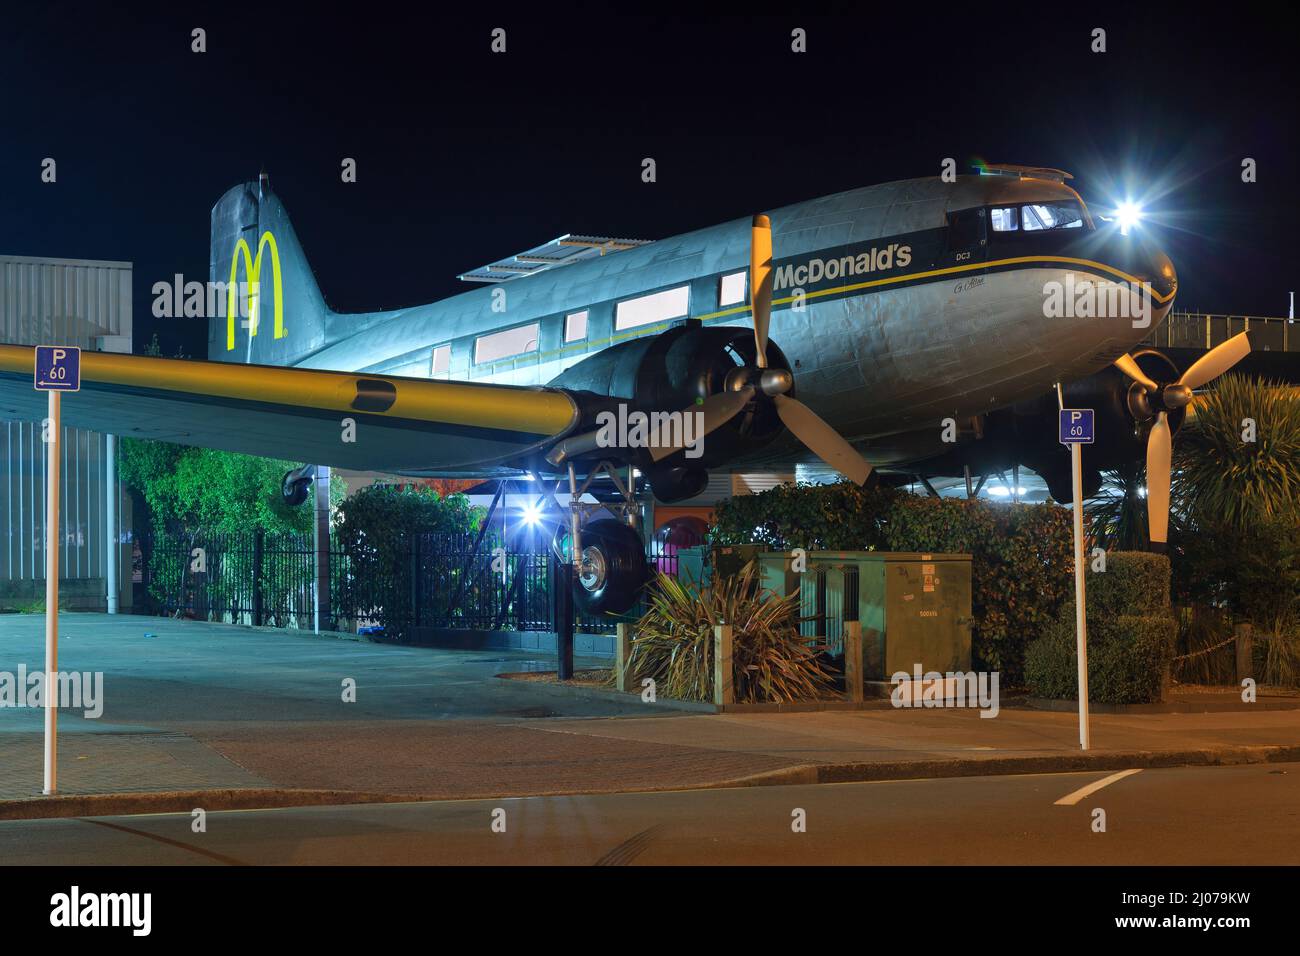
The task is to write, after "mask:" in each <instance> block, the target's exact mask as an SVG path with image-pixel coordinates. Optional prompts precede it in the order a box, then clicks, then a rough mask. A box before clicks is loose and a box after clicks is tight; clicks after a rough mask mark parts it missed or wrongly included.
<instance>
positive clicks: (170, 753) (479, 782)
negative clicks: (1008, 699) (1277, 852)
mask: <svg viewBox="0 0 1300 956" xmlns="http://www.w3.org/2000/svg"><path fill="white" fill-rule="evenodd" d="M61 619H62V630H63V642H62V653H61V659H60V665H61V668H62V669H63V670H87V671H102V672H103V673H104V698H105V699H104V711H103V715H102V716H101V717H100V718H99V719H97V720H91V719H86V718H84V717H82V716H81V715H80V714H78V713H74V712H68V711H64V712H62V713H61V716H60V730H61V734H60V743H61V747H60V784H61V786H60V790H61V792H62V793H64V794H69V795H78V794H80V795H104V796H100V797H94V799H92V800H90V801H89V802H87V801H84V800H83V801H80V802H78V801H77V800H71V799H70V800H67V801H64V802H60V801H59V800H49V799H42V798H39V797H38V796H37V795H38V794H39V790H40V780H41V772H40V760H41V733H40V729H41V719H42V714H41V712H40V710H39V709H34V708H27V709H16V710H15V709H0V817H5V816H9V817H13V816H34V815H63V814H80V813H91V812H99V813H115V812H145V811H162V810H168V809H181V808H184V807H186V806H195V805H200V804H198V803H196V802H195V800H196V796H195V794H203V793H206V794H207V796H206V797H204V799H205V800H206V801H207V804H206V805H207V806H209V807H218V806H232V807H233V806H257V805H285V804H288V803H295V802H297V803H303V804H313V803H337V802H340V801H365V800H395V799H403V798H405V799H410V798H420V799H446V798H462V799H463V798H475V797H484V798H486V797H494V798H496V797H507V796H525V795H531V794H560V793H608V792H622V791H655V790H672V789H683V788H700V787H709V786H725V785H734V784H737V783H739V782H744V783H749V784H757V783H763V784H774V783H787V784H789V783H812V782H827V781H843V780H873V779H899V778H909V777H910V778H917V777H942V776H961V775H971V774H989V773H1006V774H1014V773H1026V772H1037V771H1051V770H1055V771H1062V770H1083V769H1098V770H1099V769H1106V768H1123V767H1158V766H1174V765H1209V764H1218V763H1241V762H1250V761H1280V760H1287V759H1300V711H1282V710H1276V711H1266V712H1259V713H1248V712H1247V713H1242V712H1231V713H1213V714H1143V715H1096V716H1094V718H1093V722H1092V727H1093V743H1094V750H1093V751H1092V752H1091V753H1090V754H1089V755H1081V754H1080V753H1079V750H1078V744H1077V730H1076V720H1075V717H1074V715H1072V714H1063V713H1050V712H1040V711H1032V710H1025V709H1014V708H1010V707H1004V708H1003V709H1002V711H1001V712H1000V713H999V715H998V716H997V717H996V718H995V719H982V718H980V717H979V715H978V713H977V712H975V711H972V710H955V709H931V710H893V709H886V710H867V711H825V712H816V713H789V714H717V715H713V714H709V715H703V714H682V713H681V712H678V711H673V710H670V709H667V708H665V707H662V706H658V705H653V704H642V703H640V702H639V701H638V700H635V699H633V700H631V701H609V700H591V699H582V698H575V699H574V700H572V701H565V700H563V699H557V698H556V697H554V696H553V695H547V694H541V693H538V692H537V691H536V689H535V687H534V686H530V685H531V682H527V681H507V680H498V679H496V678H495V677H494V676H493V675H495V674H497V673H501V672H506V671H520V670H527V669H530V668H531V669H549V668H550V667H552V666H553V665H552V662H551V661H549V660H534V659H530V658H529V657H528V655H526V654H510V653H505V652H463V651H446V650H432V649H426V648H407V647H393V646H387V645H375V644H369V643H366V642H358V641H343V640H338V639H335V638H316V637H312V636H309V635H301V634H294V633H293V632H285V631H271V630H253V629H248V628H238V627H228V626H222V625H211V624H202V623H196V622H178V621H170V620H160V619H156V618H141V617H130V616H122V617H115V618H109V617H107V616H104V615H90V614H65V615H62V616H61ZM42 646H43V645H42V618H41V617H40V616H38V615H3V616H0V671H6V670H9V671H12V670H14V669H15V668H16V666H17V664H19V663H24V664H26V666H27V667H28V668H39V667H40V666H41V661H42ZM593 663H594V662H593ZM348 678H351V679H352V680H355V682H356V701H355V702H354V703H346V702H344V700H343V694H342V692H341V688H342V682H343V681H344V680H345V679H348ZM159 791H162V792H166V794H167V795H166V796H146V795H145V794H148V793H154V792H159ZM133 793H134V794H137V795H136V796H126V797H124V796H122V795H124V794H126V795H130V794H133ZM114 794H116V795H118V796H110V795H114Z"/></svg>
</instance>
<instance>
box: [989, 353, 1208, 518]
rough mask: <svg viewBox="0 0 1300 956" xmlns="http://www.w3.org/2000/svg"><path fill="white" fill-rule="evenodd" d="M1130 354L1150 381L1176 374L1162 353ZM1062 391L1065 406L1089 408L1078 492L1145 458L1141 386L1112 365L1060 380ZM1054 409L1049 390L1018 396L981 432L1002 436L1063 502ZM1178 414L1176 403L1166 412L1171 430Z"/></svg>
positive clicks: (1064, 477)
mask: <svg viewBox="0 0 1300 956" xmlns="http://www.w3.org/2000/svg"><path fill="white" fill-rule="evenodd" d="M1132 355H1133V358H1134V359H1135V360H1136V361H1137V363H1138V366H1139V367H1140V368H1141V369H1142V371H1143V372H1145V373H1146V374H1147V375H1149V376H1150V377H1151V378H1152V379H1154V380H1155V381H1157V382H1160V383H1162V384H1163V383H1172V382H1175V381H1177V380H1178V375H1179V371H1178V368H1177V367H1176V366H1175V365H1174V363H1173V362H1172V361H1170V359H1169V357H1168V356H1166V355H1164V354H1163V353H1161V352H1157V351H1156V350H1155V349H1142V350H1141V351H1138V352H1134V353H1132ZM1062 392H1063V395H1062V397H1063V399H1064V402H1065V407H1066V408H1091V409H1093V412H1094V425H1093V428H1094V434H1095V436H1096V440H1095V441H1094V443H1093V444H1091V445H1089V446H1088V447H1087V450H1086V454H1085V456H1084V479H1083V483H1084V489H1083V492H1084V496H1085V497H1089V496H1091V495H1093V494H1096V492H1097V490H1098V489H1099V488H1100V486H1101V478H1100V474H1101V472H1102V471H1106V470H1108V469H1115V468H1122V467H1124V466H1126V465H1130V464H1132V463H1133V462H1138V461H1143V460H1145V457H1146V446H1147V442H1146V436H1147V433H1148V431H1149V430H1150V428H1151V423H1152V422H1153V421H1154V420H1155V414H1154V412H1152V411H1151V408H1150V406H1149V404H1148V403H1147V400H1146V392H1145V390H1144V389H1143V388H1142V387H1141V386H1139V385H1138V384H1137V383H1135V382H1133V381H1131V380H1130V379H1129V378H1128V377H1127V376H1126V375H1124V373H1123V372H1121V371H1120V370H1119V369H1117V368H1115V367H1113V366H1111V367H1109V368H1105V369H1102V370H1101V371H1100V372H1097V373H1095V374H1093V375H1089V376H1088V377H1087V378H1084V379H1079V380H1078V381H1076V382H1071V383H1069V384H1068V385H1065V386H1063V388H1062ZM1058 411H1059V408H1058V405H1057V400H1056V396H1055V395H1054V394H1048V395H1044V396H1042V397H1040V398H1038V399H1034V400H1032V401H1028V402H1021V403H1019V404H1017V405H1013V406H1012V407H1011V408H1009V409H1002V410H1000V411H998V412H994V413H992V414H991V415H989V416H988V422H987V424H986V434H989V435H991V436H993V437H994V438H995V440H998V439H1003V438H1004V436H1006V437H1007V438H1008V439H1009V442H1010V444H1011V445H1012V447H1013V448H1014V454H1015V455H1016V457H1017V460H1018V461H1019V462H1020V463H1021V464H1023V465H1026V466H1028V467H1029V468H1032V469H1033V470H1034V471H1035V472H1037V473H1038V474H1039V475H1040V476H1041V477H1042V478H1043V480H1044V481H1045V482H1046V483H1047V487H1048V490H1049V491H1050V492H1051V494H1052V497H1053V498H1055V499H1056V500H1057V501H1059V502H1062V503H1065V502H1068V501H1070V500H1072V498H1073V487H1072V482H1071V477H1070V455H1069V449H1068V448H1067V447H1066V446H1064V445H1062V444H1060V443H1059V442H1058V441H1057V437H1058V425H1057V421H1058ZM1184 416H1185V412H1184V410H1183V409H1181V408H1179V409H1176V410H1174V411H1171V412H1169V428H1170V430H1171V431H1172V432H1175V433H1176V432H1177V431H1178V428H1179V427H1180V426H1181V425H1182V423H1183V418H1184Z"/></svg>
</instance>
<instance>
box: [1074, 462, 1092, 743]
mask: <svg viewBox="0 0 1300 956" xmlns="http://www.w3.org/2000/svg"><path fill="white" fill-rule="evenodd" d="M1070 465H1071V470H1072V471H1073V472H1074V620H1075V633H1076V638H1075V643H1076V647H1077V649H1078V656H1079V746H1080V747H1081V748H1082V749H1084V750H1087V749H1088V745H1089V740H1088V615H1087V613H1086V611H1087V604H1086V602H1085V599H1084V591H1085V586H1084V579H1083V571H1084V567H1083V560H1084V558H1083V449H1082V447H1081V446H1080V445H1079V444H1078V443H1077V442H1075V443H1073V444H1071V445H1070Z"/></svg>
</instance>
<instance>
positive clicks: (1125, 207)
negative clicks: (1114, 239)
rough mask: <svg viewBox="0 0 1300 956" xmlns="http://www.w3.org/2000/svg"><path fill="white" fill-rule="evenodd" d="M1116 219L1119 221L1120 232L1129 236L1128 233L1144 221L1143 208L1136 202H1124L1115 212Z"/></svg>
mask: <svg viewBox="0 0 1300 956" xmlns="http://www.w3.org/2000/svg"><path fill="white" fill-rule="evenodd" d="M1115 218H1116V219H1118V220H1119V231H1120V232H1121V233H1123V234H1124V235H1126V236H1127V235H1128V231H1129V230H1130V229H1132V228H1133V227H1134V226H1136V225H1137V224H1138V223H1139V222H1141V221H1142V207H1141V206H1139V205H1138V204H1137V203H1135V202H1127V201H1126V202H1122V203H1120V204H1119V208H1118V209H1116V210H1115Z"/></svg>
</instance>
